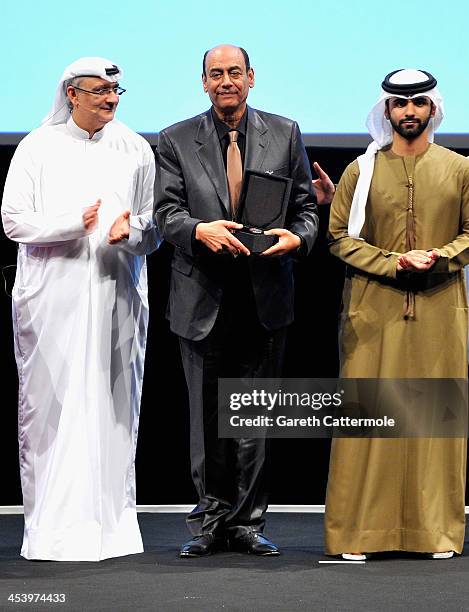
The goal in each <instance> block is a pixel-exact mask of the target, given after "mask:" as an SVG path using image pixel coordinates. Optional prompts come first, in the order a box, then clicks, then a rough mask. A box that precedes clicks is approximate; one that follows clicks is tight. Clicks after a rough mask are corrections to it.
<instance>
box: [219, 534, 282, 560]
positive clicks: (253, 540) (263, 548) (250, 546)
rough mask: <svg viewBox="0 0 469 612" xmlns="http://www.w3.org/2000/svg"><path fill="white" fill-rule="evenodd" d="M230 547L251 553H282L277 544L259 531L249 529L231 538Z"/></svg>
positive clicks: (274, 554)
mask: <svg viewBox="0 0 469 612" xmlns="http://www.w3.org/2000/svg"><path fill="white" fill-rule="evenodd" d="M230 549H231V550H234V551H237V552H244V553H248V554H250V555H259V556H262V557H273V556H276V555H279V554H280V551H279V549H278V548H277V546H276V545H275V544H274V543H273V542H271V541H270V540H268V539H267V538H266V537H265V535H264V534H263V533H260V532H259V531H248V532H246V533H244V534H243V535H241V536H238V537H237V538H233V539H231V540H230Z"/></svg>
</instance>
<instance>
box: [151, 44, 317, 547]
mask: <svg viewBox="0 0 469 612" xmlns="http://www.w3.org/2000/svg"><path fill="white" fill-rule="evenodd" d="M202 83H203V87H204V90H205V92H206V93H208V95H209V97H210V100H211V102H212V107H211V109H210V110H208V111H207V112H205V113H202V114H201V115H198V116H196V117H193V118H191V119H188V120H186V121H182V122H181V123H178V124H176V125H173V126H171V127H169V128H167V129H165V130H163V131H162V132H160V135H159V140H158V155H157V180H156V201H155V206H156V209H155V210H156V220H157V224H158V227H159V229H160V231H161V234H162V236H163V238H164V239H165V240H167V241H168V242H170V243H171V244H173V245H174V246H175V251H174V257H173V261H172V277H171V288H170V297H169V306H168V315H169V320H170V322H171V329H172V331H173V332H174V333H176V334H177V335H178V336H179V342H180V348H181V355H182V361H183V366H184V372H185V376H186V382H187V386H188V390H189V398H190V418H191V466H192V476H193V480H194V484H195V487H196V489H197V493H198V495H199V502H198V504H197V506H196V508H194V510H193V511H192V513H191V514H190V515H189V516H188V518H187V524H188V527H189V529H190V531H191V533H192V535H193V538H192V539H191V540H190V541H189V542H187V543H186V544H185V545H184V546H183V547H182V549H181V553H180V554H181V556H182V557H199V556H202V555H207V554H211V553H213V552H215V551H217V550H220V549H224V548H225V546H226V545H227V544H228V545H229V546H230V549H231V550H239V551H242V552H248V553H251V554H257V555H278V554H279V551H278V548H277V547H276V546H275V544H273V543H272V542H270V541H269V540H268V539H267V538H266V537H265V536H264V535H263V527H264V523H265V519H264V515H265V512H266V509H267V454H268V441H266V440H264V439H238V440H235V439H233V440H231V439H220V438H218V432H217V384H218V378H222V377H233V378H234V377H248V378H255V377H276V376H280V375H281V368H282V360H283V353H284V346H285V338H286V330H287V326H288V325H289V324H290V323H292V321H293V289H294V288H293V275H292V255H294V256H301V255H306V254H307V253H308V252H309V251H310V249H311V247H312V246H313V243H314V241H315V238H316V234H317V226H318V218H317V215H316V206H315V202H316V198H315V195H314V190H313V186H312V182H311V172H310V167H309V162H308V158H307V156H306V151H305V149H304V146H303V143H302V140H301V135H300V131H299V129H298V125H297V124H296V123H295V122H294V121H291V120H289V119H286V118H284V117H279V116H277V115H271V114H268V113H265V112H262V111H258V110H255V109H253V108H250V107H248V106H247V104H246V99H247V96H248V93H249V89H250V88H251V87H253V86H254V71H253V69H252V68H251V67H250V63H249V57H248V55H247V53H246V51H244V49H241V48H239V47H234V46H231V45H222V46H219V47H215V48H213V49H211V50H210V51H208V52H207V53H206V54H205V56H204V61H203V75H202ZM233 141H235V142H236V147H234V149H236V150H235V152H234V155H235V158H236V156H237V159H238V162H237V163H238V165H239V173H238V177H239V178H238V183H236V182H235V183H233V168H236V166H233V159H234V158H233V157H231V159H230V155H233ZM247 168H249V169H252V170H256V171H260V172H268V173H269V174H273V175H278V176H285V177H290V178H291V179H293V186H292V191H291V196H290V200H289V203H288V209H287V216H286V228H278V229H273V230H270V232H271V233H272V234H276V235H278V237H279V239H278V242H277V243H276V244H275V245H274V246H272V247H270V248H269V249H268V250H266V251H265V252H264V253H262V255H259V256H254V255H251V254H250V253H249V250H248V249H247V248H246V247H245V246H244V245H243V244H242V243H241V242H240V241H239V240H238V239H237V238H236V236H235V235H234V234H233V233H232V230H234V229H238V228H241V227H242V226H241V225H239V224H238V223H236V222H235V221H233V220H232V219H233V218H234V215H233V207H234V204H235V200H236V198H237V196H238V194H239V187H240V181H241V177H242V170H243V169H247ZM227 175H228V176H227ZM234 175H235V178H236V171H235V172H234Z"/></svg>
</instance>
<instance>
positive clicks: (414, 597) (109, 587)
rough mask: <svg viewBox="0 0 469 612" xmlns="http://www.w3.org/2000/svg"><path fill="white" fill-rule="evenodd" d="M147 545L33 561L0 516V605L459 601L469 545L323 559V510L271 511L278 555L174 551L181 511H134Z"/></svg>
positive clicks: (290, 610)
mask: <svg viewBox="0 0 469 612" xmlns="http://www.w3.org/2000/svg"><path fill="white" fill-rule="evenodd" d="M139 522H140V525H141V528H142V534H143V540H144V543H145V550H146V552H145V553H143V554H141V555H132V556H128V557H122V558H119V559H110V560H107V561H102V562H100V563H65V562H61V563H52V562H31V561H26V560H25V559H23V558H21V557H20V556H19V548H20V544H21V536H22V517H21V516H17V515H14V516H8V515H2V516H0V610H2V611H3V610H12V611H13V610H18V611H19V610H30V611H32V610H34V611H37V610H77V611H78V610H86V611H89V610H99V611H108V610H109V611H113V612H120V611H125V612H127V611H129V612H130V611H131V610H137V611H138V612H140V611H146V610H156V611H158V612H160V611H161V612H173V611H174V612H184V611H186V610H187V611H188V610H191V611H192V612H211V611H215V610H216V611H223V612H237V611H243V612H246V611H250V612H251V611H252V612H257V611H263V610H272V611H275V610H280V611H282V612H294V611H296V610H314V611H315V610H347V611H349V610H361V611H363V610H393V611H394V610H425V611H426V612H428V611H430V610H445V611H446V610H467V609H468V606H469V604H468V601H469V581H468V578H467V577H468V576H469V545H468V543H467V539H468V538H467V536H466V549H467V551H466V552H465V553H464V554H463V555H462V556H461V557H456V558H453V559H449V560H442V561H431V560H426V559H424V558H422V557H421V556H417V555H401V556H397V555H394V554H392V555H391V554H388V555H381V556H374V557H373V558H372V559H371V560H369V561H367V562H366V563H365V564H361V565H342V564H340V565H335V564H321V563H319V561H325V560H331V558H330V557H325V556H324V555H323V538H322V526H323V515H321V514H276V513H273V514H269V515H268V522H267V528H266V534H267V535H269V536H270V537H271V538H272V539H273V540H274V541H275V542H276V543H277V544H278V545H279V546H281V547H282V551H283V554H282V555H281V556H280V557H274V558H255V557H251V556H248V555H243V554H240V553H229V552H227V553H219V554H217V555H213V556H211V557H207V558H202V559H179V558H178V556H177V553H178V548H179V545H180V544H181V543H182V542H183V541H185V540H186V539H187V532H186V529H185V524H184V515H182V514H139ZM22 593H31V594H36V593H39V594H45V595H48V594H49V593H51V594H54V593H57V594H62V593H63V594H65V597H66V602H65V603H51V602H50V601H49V602H42V603H41V602H40V601H38V602H37V603H30V604H28V603H13V602H10V601H8V597H9V596H10V595H12V594H13V595H14V594H22Z"/></svg>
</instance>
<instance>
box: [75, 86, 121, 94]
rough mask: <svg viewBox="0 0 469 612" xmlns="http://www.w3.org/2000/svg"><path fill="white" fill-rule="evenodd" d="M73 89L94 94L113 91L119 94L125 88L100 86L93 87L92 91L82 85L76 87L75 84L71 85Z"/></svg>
mask: <svg viewBox="0 0 469 612" xmlns="http://www.w3.org/2000/svg"><path fill="white" fill-rule="evenodd" d="M72 87H73V88H74V89H78V91H84V92H85V93H89V94H94V95H95V96H108V95H109V94H111V93H113V94H116V95H118V96H121V95H122V94H123V93H125V92H126V91H127V90H126V89H124V88H123V87H102V88H101V89H95V90H94V91H92V90H91V89H83V88H82V87H77V86H76V85H72Z"/></svg>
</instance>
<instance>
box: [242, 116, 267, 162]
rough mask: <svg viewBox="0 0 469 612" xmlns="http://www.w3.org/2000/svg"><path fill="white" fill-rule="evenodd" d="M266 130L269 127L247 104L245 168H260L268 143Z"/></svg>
mask: <svg viewBox="0 0 469 612" xmlns="http://www.w3.org/2000/svg"><path fill="white" fill-rule="evenodd" d="M268 132H269V128H268V127H267V125H266V124H265V123H264V121H263V119H262V118H261V116H260V115H259V113H258V112H257V111H256V110H255V109H254V108H251V107H249V106H248V124H247V135H246V153H245V159H244V168H245V169H247V168H249V169H250V170H258V171H260V170H262V164H263V163H264V158H265V155H266V153H267V149H268V148H269V144H270V141H269V134H268Z"/></svg>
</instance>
